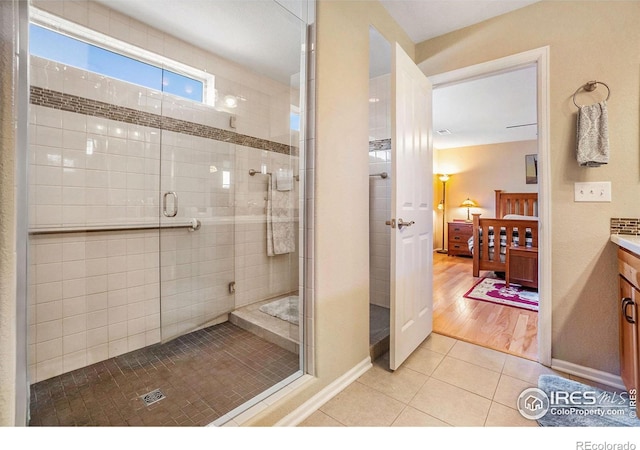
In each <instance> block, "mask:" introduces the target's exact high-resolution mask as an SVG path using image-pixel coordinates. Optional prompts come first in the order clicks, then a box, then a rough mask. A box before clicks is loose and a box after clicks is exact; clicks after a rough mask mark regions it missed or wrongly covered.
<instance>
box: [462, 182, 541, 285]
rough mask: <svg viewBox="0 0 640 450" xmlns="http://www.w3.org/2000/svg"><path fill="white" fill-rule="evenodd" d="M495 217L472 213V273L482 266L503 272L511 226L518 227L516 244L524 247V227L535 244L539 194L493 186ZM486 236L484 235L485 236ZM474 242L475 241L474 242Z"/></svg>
mask: <svg viewBox="0 0 640 450" xmlns="http://www.w3.org/2000/svg"><path fill="white" fill-rule="evenodd" d="M495 193H496V194H495V195H496V214H495V218H486V219H485V218H481V217H480V214H473V236H472V237H471V238H470V239H469V250H470V251H471V254H472V256H473V276H474V277H479V276H480V271H481V270H489V271H494V272H498V273H504V272H506V253H507V247H508V246H510V245H512V243H513V241H514V238H513V232H514V229H516V228H517V230H518V239H517V240H518V245H519V246H521V247H525V246H526V245H527V244H526V242H525V238H526V235H527V234H528V233H527V231H530V233H531V236H530V239H531V244H530V245H531V246H532V247H536V248H537V247H538V194H537V193H535V192H525V193H522V192H520V193H508V192H504V191H502V190H496V191H495ZM485 236H487V237H488V238H487V239H485V238H484V237H485ZM475 243H478V244H477V245H476V244H475Z"/></svg>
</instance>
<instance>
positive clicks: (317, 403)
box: [274, 356, 372, 427]
mask: <svg viewBox="0 0 640 450" xmlns="http://www.w3.org/2000/svg"><path fill="white" fill-rule="evenodd" d="M371 367H372V364H371V358H370V357H368V356H367V357H366V358H365V359H363V360H362V361H361V362H360V363H358V364H357V365H356V366H354V367H353V368H351V369H350V370H349V371H347V372H346V373H345V374H344V375H342V376H340V377H339V378H337V379H336V380H334V381H333V382H332V383H331V384H329V385H327V386H326V387H325V388H324V389H322V390H321V391H320V392H318V393H317V394H315V395H314V396H313V397H311V398H310V399H309V400H307V401H306V402H304V403H303V404H302V405H300V406H299V407H298V408H296V409H295V410H294V411H292V412H291V413H289V414H287V415H286V416H285V417H283V418H282V419H280V420H279V421H278V422H276V424H275V425H274V426H276V427H295V426H296V425H298V424H300V423H301V422H302V421H304V420H305V419H306V418H307V417H309V416H310V415H311V414H313V413H314V412H316V411H317V410H318V409H319V408H320V407H321V406H322V405H324V404H325V403H327V402H328V401H329V400H331V399H332V398H333V397H335V396H336V395H338V394H339V393H340V392H341V391H342V390H344V389H345V388H346V387H347V386H349V385H350V384H351V383H353V382H354V381H356V380H357V379H358V378H359V377H360V375H362V374H363V373H365V372H366V371H367V370H369V369H370V368H371Z"/></svg>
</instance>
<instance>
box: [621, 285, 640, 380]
mask: <svg viewBox="0 0 640 450" xmlns="http://www.w3.org/2000/svg"><path fill="white" fill-rule="evenodd" d="M638 300H640V292H638V291H637V290H636V289H635V288H634V287H633V286H632V285H631V284H630V283H629V282H628V281H627V280H626V279H624V278H623V277H620V300H619V302H620V303H619V305H618V308H619V320H620V376H621V377H622V381H624V385H625V386H626V388H627V390H631V389H637V388H638V385H639V384H640V383H639V382H638V304H637V301H638Z"/></svg>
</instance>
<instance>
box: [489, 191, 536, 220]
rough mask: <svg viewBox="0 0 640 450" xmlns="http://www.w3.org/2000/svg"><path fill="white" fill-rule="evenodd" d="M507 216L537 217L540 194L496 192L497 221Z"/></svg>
mask: <svg viewBox="0 0 640 450" xmlns="http://www.w3.org/2000/svg"><path fill="white" fill-rule="evenodd" d="M507 214H518V215H521V216H535V217H537V216H538V193H537V192H519V193H511V192H504V191H502V190H496V219H502V218H503V217H504V216H506V215H507Z"/></svg>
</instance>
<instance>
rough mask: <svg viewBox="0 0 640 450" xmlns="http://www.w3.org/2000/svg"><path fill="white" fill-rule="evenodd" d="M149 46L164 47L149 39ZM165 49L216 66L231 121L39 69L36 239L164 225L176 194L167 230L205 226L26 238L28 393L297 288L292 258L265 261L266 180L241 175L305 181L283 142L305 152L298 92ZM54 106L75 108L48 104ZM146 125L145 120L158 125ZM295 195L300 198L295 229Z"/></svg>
mask: <svg viewBox="0 0 640 450" xmlns="http://www.w3.org/2000/svg"><path fill="white" fill-rule="evenodd" d="M43 5H44V8H43V9H46V8H50V9H53V11H52V12H56V10H58V11H57V12H60V13H64V14H66V15H67V16H68V17H75V18H80V19H82V18H85V19H86V20H89V19H90V18H91V17H93V18H94V20H93V21H94V22H95V20H96V18H103V19H105V20H108V21H109V20H110V21H113V22H115V21H117V20H120V19H122V18H121V17H120V16H118V15H117V14H116V13H113V12H109V11H108V10H106V9H104V8H102V7H100V6H99V5H97V4H95V3H94V2H43V3H38V6H43ZM87 8H88V9H87ZM105 11H106V12H107V13H104V12H105ZM122 21H123V20H120V22H122ZM126 23H127V25H128V26H129V31H132V30H138V31H139V33H137V34H136V33H130V34H129V36H133V35H134V34H135V35H136V36H138V37H139V38H141V33H143V32H142V31H141V30H144V27H143V26H141V25H140V24H138V23H136V22H134V21H133V20H130V21H127V22H126ZM115 28H118V27H115ZM118 29H122V27H120V28H118ZM99 31H102V30H99ZM144 33H146V36H147V37H151V36H152V35H154V33H156V35H154V36H155V37H158V36H157V32H155V31H154V30H151V29H146V30H145V31H144ZM112 34H113V33H112ZM115 37H119V36H117V35H116V36H115ZM159 38H160V40H161V41H162V42H164V43H165V46H164V49H166V50H167V51H166V52H164V53H165V54H166V53H174V54H179V55H181V56H185V55H186V56H185V57H186V59H187V60H184V58H176V59H182V62H187V63H189V62H190V61H188V60H189V59H190V58H191V59H193V58H196V57H198V63H199V64H201V63H202V62H203V61H205V62H207V63H211V62H212V61H213V63H215V68H214V69H211V70H210V72H213V73H215V74H216V86H217V88H218V89H219V90H220V91H221V92H222V91H224V90H225V89H234V93H236V94H239V95H242V96H243V98H245V99H246V101H245V102H240V105H239V106H238V108H237V109H235V110H231V111H230V110H223V109H214V108H211V107H208V106H202V105H197V104H195V103H192V102H189V101H186V100H180V99H177V98H175V97H172V96H164V95H162V94H161V93H158V92H155V91H152V90H148V89H145V88H141V87H138V86H133V85H130V84H127V83H123V82H120V81H117V80H112V79H107V78H104V77H101V76H97V75H95V74H91V73H88V72H85V71H82V70H78V69H73V68H70V67H65V66H64V65H60V64H56V63H53V62H50V61H45V60H42V59H39V58H35V57H34V58H32V62H31V83H32V105H31V123H30V129H31V136H30V157H31V160H30V163H31V164H30V180H31V181H30V182H31V185H30V228H31V229H32V230H42V229H45V228H52V227H69V226H78V227H81V226H86V225H89V226H95V225H102V224H115V223H117V224H125V223H136V224H137V223H141V222H142V223H157V221H158V217H160V216H161V214H160V211H159V208H160V206H161V205H160V204H161V197H160V192H165V191H176V192H178V195H179V213H178V216H177V217H176V218H175V219H165V218H163V223H165V222H169V220H174V221H179V222H184V221H185V220H188V219H190V218H197V219H198V220H200V221H201V223H202V227H201V229H200V230H198V231H194V232H191V231H188V230H187V229H171V230H167V229H163V230H162V231H161V232H158V231H157V230H143V231H128V232H122V231H118V232H92V233H64V234H62V233H56V234H46V235H32V236H31V238H30V244H31V245H30V251H31V266H30V315H29V316H30V352H29V354H30V369H31V370H30V374H31V381H32V382H37V381H40V380H43V379H46V378H49V377H51V376H55V375H58V374H60V373H64V372H67V371H69V370H73V369H76V368H79V367H82V366H85V365H88V364H91V363H94V362H97V361H100V360H103V359H106V358H109V357H113V356H116V355H119V354H122V353H125V352H128V351H131V350H135V349H137V348H140V347H143V346H146V345H150V344H153V343H156V342H158V341H159V340H160V339H161V338H162V339H168V338H171V337H174V336H176V335H179V334H182V333H183V332H185V331H189V330H192V329H194V328H197V327H199V326H203V325H206V324H207V323H209V322H210V321H211V320H224V317H225V316H224V315H225V314H226V313H228V312H230V311H232V310H233V309H234V308H235V307H239V306H242V305H246V304H250V303H252V302H255V301H259V300H263V299H265V298H270V297H273V296H277V295H280V294H284V293H288V292H291V291H294V290H297V288H298V283H299V279H298V256H299V255H298V253H297V252H296V253H292V254H288V255H278V256H276V257H267V256H266V251H265V248H266V218H265V205H266V202H265V199H266V195H267V181H268V177H267V176H266V175H262V174H256V175H255V176H253V177H251V176H249V174H248V171H249V169H256V170H258V171H260V170H262V169H264V170H268V171H275V170H277V169H278V168H288V167H291V168H293V169H294V172H295V173H297V170H298V167H297V164H298V157H297V156H295V155H297V153H296V151H297V149H295V148H291V147H289V145H288V144H289V140H291V142H294V143H296V144H297V142H298V141H297V136H290V133H289V104H290V95H291V93H290V89H289V87H288V86H283V85H279V84H277V83H275V82H273V81H272V80H267V79H258V78H259V77H257V76H256V75H255V74H247V73H246V71H242V70H241V69H240V68H239V67H237V66H233V65H232V64H230V63H224V62H223V61H221V60H220V59H219V58H216V57H215V56H213V55H203V54H202V51H201V50H197V49H193V48H187V46H186V45H185V44H182V43H179V42H178V41H177V40H174V39H173V38H170V37H168V36H159ZM146 42H147V43H150V41H149V40H147V41H146ZM169 43H171V45H169ZM151 47H153V45H152V46H151ZM166 56H174V55H172V54H167V55H166ZM199 58H202V59H199ZM225 75H226V76H228V77H229V78H226V77H225ZM231 79H233V80H234V81H233V82H232V81H231ZM245 83H246V84H245ZM247 86H251V88H249V87H247ZM37 88H40V89H39V90H38V89H37ZM60 96H62V98H63V99H64V100H65V102H66V105H67V106H65V107H59V106H56V105H53V104H52V103H51V102H52V101H53V100H52V99H53V98H54V97H60ZM43 98H44V100H43ZM102 102H104V103H105V104H102ZM68 105H71V106H68ZM83 108H89V111H86V110H84V109H83ZM123 108H127V110H125V109H123ZM101 109H104V110H106V113H102V112H100V110H101ZM118 111H120V112H122V111H126V112H130V111H133V113H134V116H135V117H134V119H133V120H130V118H123V119H119V117H115V116H113V114H115V113H114V112H118ZM160 111H162V115H160ZM231 113H233V114H234V115H236V116H237V128H235V129H231V128H230V127H229V125H230V122H229V117H230V114H231ZM141 118H142V119H149V118H150V119H152V120H151V122H150V123H151V126H149V125H147V123H148V122H145V121H144V120H139V119H141ZM167 118H169V119H172V120H169V119H167ZM154 120H155V121H160V122H161V124H160V125H161V127H160V126H156V122H154ZM143 124H144V125H143ZM195 129H197V130H198V131H197V132H194V131H193V130H195ZM225 140H227V142H224V141H225ZM289 152H293V155H294V156H290V155H289ZM297 194H298V190H297V186H296V190H295V191H293V192H292V208H296V211H295V213H294V215H295V217H296V220H297V198H298V195H297ZM296 229H297V227H296ZM160 279H162V283H160ZM231 281H235V283H236V293H235V295H232V294H230V293H229V290H228V284H229V283H230V282H231ZM161 295H162V305H161V304H160V297H161ZM161 313H162V314H161ZM219 317H222V318H221V319H218V318H219ZM161 321H162V323H161Z"/></svg>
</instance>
